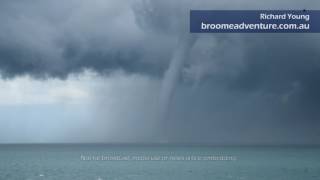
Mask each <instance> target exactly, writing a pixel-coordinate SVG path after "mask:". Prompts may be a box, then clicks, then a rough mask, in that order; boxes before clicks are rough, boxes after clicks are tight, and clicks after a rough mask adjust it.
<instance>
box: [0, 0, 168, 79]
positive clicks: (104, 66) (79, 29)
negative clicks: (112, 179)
mask: <svg viewBox="0 0 320 180" xmlns="http://www.w3.org/2000/svg"><path fill="white" fill-rule="evenodd" d="M32 2H33V3H32V4H33V5H32V6H31V5H30V4H29V3H28V2H18V1H2V2H1V13H0V19H1V27H0V34H1V35H0V71H1V74H2V76H3V77H14V76H17V75H24V74H29V75H31V76H33V77H40V78H42V77H44V78H46V77H60V78H64V77H67V76H68V75H69V74H70V73H77V72H81V71H82V70H84V69H92V70H94V71H97V72H100V73H102V74H103V73H109V72H111V71H114V70H119V69H120V70H124V71H125V72H128V73H141V74H148V75H152V76H154V75H156V76H159V75H160V74H161V73H162V72H163V71H164V68H166V62H167V61H168V59H170V58H169V57H170V52H171V50H170V48H171V47H172V42H173V41H174V40H170V37H162V36H163V35H161V34H160V35H157V33H155V34H154V33H153V32H152V31H149V32H147V31H144V29H143V28H141V27H142V26H141V27H140V26H139V24H137V23H136V18H135V17H136V16H135V12H134V11H133V8H132V7H139V6H140V5H141V3H138V2H135V1H126V2H122V3H121V2H116V1H93V2H87V1H67V2H64V3H63V8H61V7H60V6H59V4H60V3H59V2H55V3H52V2H50V1H32ZM140 10H142V9H140ZM139 12H140V11H139ZM137 14H138V13H137ZM137 17H138V15H137ZM137 19H140V18H137ZM160 31H162V30H160ZM151 44H153V45H151ZM164 44H166V45H164ZM150 45H151V46H150Z"/></svg>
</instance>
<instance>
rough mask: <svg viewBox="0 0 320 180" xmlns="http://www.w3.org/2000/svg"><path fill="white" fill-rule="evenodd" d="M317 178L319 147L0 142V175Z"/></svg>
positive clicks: (71, 179) (20, 178) (10, 179)
mask: <svg viewBox="0 0 320 180" xmlns="http://www.w3.org/2000/svg"><path fill="white" fill-rule="evenodd" d="M44 179H56V180H125V179H134V180H153V179H157V180H166V179H172V180H179V179H183V180H189V179H194V180H319V179H320V148H319V147H301V146H296V147H295V146H288V147H284V146H279V147H263V146H258V147H249V146H244V147H232V146H229V147H215V146H171V145H170V146H169V145H104V144H53V145H48V144H42V145H41V144H38V145H31V144H29V145H0V180H44Z"/></svg>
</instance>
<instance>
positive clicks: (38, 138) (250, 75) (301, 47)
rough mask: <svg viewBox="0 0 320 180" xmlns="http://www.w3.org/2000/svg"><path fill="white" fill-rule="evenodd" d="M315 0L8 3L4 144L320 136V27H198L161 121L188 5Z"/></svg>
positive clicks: (286, 5)
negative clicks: (273, 30) (212, 30)
mask: <svg viewBox="0 0 320 180" xmlns="http://www.w3.org/2000/svg"><path fill="white" fill-rule="evenodd" d="M319 8H320V2H319V1H318V0H309V1H306V2H303V1H297V0H284V1H281V2H279V1H276V0H270V1H268V2H265V1H264V2H262V1H261V2H259V1H253V0H240V1H239V0H234V1H212V0H200V1H192V0H176V1H172V0H171V1H170V0H163V1H156V0H154V1H147V0H125V1H116V0H108V1H103V0H92V1H85V0H65V1H49V0H27V1H17V0H16V1H13V0H3V1H1V2H0V23H1V25H0V74H1V77H2V78H1V79H0V143H11V142H13V143H14V142H157V141H158V137H159V136H161V135H162V133H163V131H162V128H161V127H163V126H164V123H166V125H165V126H167V128H168V129H167V131H168V132H167V133H168V137H169V140H170V141H171V142H183V143H184V142H190V143H191V142H192V143H218V144H233V143H236V144H248V143H262V144H263V143H267V144H270V143H273V144H279V143H280V144H281V143H287V144H288V143H289V144H292V143H293V144H305V143H307V144H319V143H320V142H319V139H320V131H319V128H320V121H319V119H320V113H319V112H320V109H319V108H320V94H318V92H320V85H319V82H320V51H319V47H320V35H319V34H199V35H198V36H197V40H196V42H195V43H194V45H193V47H192V49H191V50H190V52H189V54H188V57H187V59H185V60H186V61H185V64H184V66H183V67H182V69H181V74H180V78H179V79H178V82H177V83H176V84H175V93H174V94H173V96H172V99H171V103H168V109H169V112H168V113H169V114H168V120H167V122H163V121H162V120H159V118H158V116H159V114H158V111H159V97H161V96H160V94H161V84H162V80H163V77H164V74H165V71H166V69H167V68H168V66H169V64H170V61H171V59H172V58H173V57H174V56H175V52H176V51H177V46H178V44H179V38H181V35H182V34H184V35H185V34H187V36H188V31H189V27H188V21H189V10H190V9H319Z"/></svg>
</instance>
